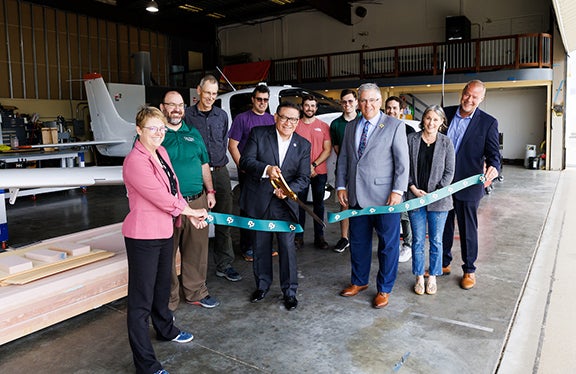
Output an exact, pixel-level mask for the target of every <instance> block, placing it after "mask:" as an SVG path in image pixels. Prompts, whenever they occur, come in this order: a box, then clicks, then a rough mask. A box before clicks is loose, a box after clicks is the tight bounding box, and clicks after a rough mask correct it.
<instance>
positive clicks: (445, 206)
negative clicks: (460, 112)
mask: <svg viewBox="0 0 576 374" xmlns="http://www.w3.org/2000/svg"><path fill="white" fill-rule="evenodd" d="M421 139H422V131H419V132H415V133H412V134H410V135H408V151H409V153H410V175H409V178H408V186H411V185H413V184H415V182H416V180H417V176H418V152H419V151H420V140H421ZM454 166H455V160H454V146H453V145H452V141H451V140H450V138H448V137H447V136H446V135H444V134H441V133H438V136H437V138H436V145H435V146H434V156H433V158H432V168H431V170H430V179H429V180H428V188H427V191H428V192H432V191H436V190H438V189H440V188H443V187H446V186H448V185H450V183H452V178H454ZM415 197H416V196H414V194H413V193H412V192H411V191H410V188H408V200H410V199H414V198H415ZM452 208H453V204H452V197H451V196H450V197H446V198H444V199H441V200H438V201H436V202H433V203H432V204H430V205H428V206H427V209H428V211H429V212H441V211H447V210H451V209H452Z"/></svg>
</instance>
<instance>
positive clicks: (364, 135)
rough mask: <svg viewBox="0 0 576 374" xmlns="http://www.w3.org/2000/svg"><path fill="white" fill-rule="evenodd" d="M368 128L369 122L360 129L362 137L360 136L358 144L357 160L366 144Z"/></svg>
mask: <svg viewBox="0 0 576 374" xmlns="http://www.w3.org/2000/svg"><path fill="white" fill-rule="evenodd" d="M369 126H370V121H366V122H365V123H364V128H363V129H362V135H360V144H358V158H360V157H362V154H363V153H364V150H365V149H366V143H367V142H368V127H369Z"/></svg>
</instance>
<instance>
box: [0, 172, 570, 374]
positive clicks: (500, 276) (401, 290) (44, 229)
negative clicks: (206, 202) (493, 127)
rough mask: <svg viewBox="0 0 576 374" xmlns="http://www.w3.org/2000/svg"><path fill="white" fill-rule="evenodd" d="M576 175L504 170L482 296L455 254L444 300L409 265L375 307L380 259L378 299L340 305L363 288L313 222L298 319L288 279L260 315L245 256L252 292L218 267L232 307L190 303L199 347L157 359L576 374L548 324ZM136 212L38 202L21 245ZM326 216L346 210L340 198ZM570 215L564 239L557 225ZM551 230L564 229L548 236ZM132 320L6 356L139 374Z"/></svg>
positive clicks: (316, 369) (171, 347)
mask: <svg viewBox="0 0 576 374" xmlns="http://www.w3.org/2000/svg"><path fill="white" fill-rule="evenodd" d="M566 173H567V172H566V171H565V172H562V173H560V172H545V171H536V170H526V169H523V168H520V167H514V166H506V167H505V169H504V176H505V180H504V182H502V183H496V187H495V189H494V191H493V192H492V194H490V195H489V196H487V197H486V198H484V199H483V201H482V203H481V206H480V217H479V219H480V222H479V226H480V234H479V235H480V255H479V259H478V261H477V267H478V270H477V286H476V287H475V288H473V289H472V290H469V291H464V290H462V289H460V287H459V286H458V284H459V280H460V276H461V271H460V269H459V265H460V260H459V258H460V257H459V250H458V249H456V250H455V253H454V254H455V261H454V262H453V264H452V265H453V266H452V268H453V271H452V275H449V276H444V277H442V278H440V279H439V284H438V289H439V290H438V294H436V295H434V296H429V295H423V296H418V295H416V294H415V293H414V292H413V291H412V286H413V282H414V277H413V276H412V274H411V264H410V262H408V263H402V264H400V265H399V271H398V279H397V282H396V285H395V288H394V290H393V293H392V294H391V297H390V304H389V306H388V307H386V308H384V309H381V310H377V309H373V308H372V307H371V300H372V298H373V296H374V294H375V292H376V289H375V279H374V278H375V269H376V266H377V263H376V261H375V258H374V261H373V268H372V269H373V271H372V274H373V277H372V279H371V283H370V288H369V290H367V291H365V292H363V293H361V294H359V295H358V296H356V297H354V298H343V297H340V296H339V295H338V293H339V291H340V290H341V289H342V288H343V287H344V286H346V285H347V284H348V282H349V278H350V264H349V252H348V251H346V252H344V253H342V254H337V253H334V252H332V251H331V250H328V251H326V250H324V251H323V250H318V249H315V248H314V247H313V246H312V243H311V242H312V233H311V232H312V230H311V224H312V223H311V222H312V220H308V224H309V225H310V226H309V227H307V230H306V231H307V233H306V236H305V247H304V249H303V250H301V251H299V252H298V264H299V276H300V287H299V292H298V299H299V301H300V304H299V306H298V308H297V309H296V310H295V311H291V312H288V311H286V310H285V309H284V307H283V305H282V302H281V292H280V288H279V285H278V280H277V278H276V280H275V284H274V287H273V288H271V291H270V293H269V294H268V296H267V297H266V299H265V300H264V301H263V302H261V303H257V304H251V303H250V302H249V296H250V294H251V292H252V291H253V289H254V281H253V276H252V269H251V264H250V263H247V262H244V261H243V260H242V259H240V257H239V258H238V259H237V260H236V263H235V267H236V269H237V270H238V271H239V272H240V273H241V274H242V276H243V277H244V280H242V281H241V282H237V283H231V282H229V281H226V280H224V279H221V278H218V277H216V276H215V274H214V265H213V264H212V263H210V265H209V266H210V268H209V275H208V287H209V289H210V292H211V294H212V295H213V296H215V297H217V298H219V299H220V300H221V301H222V305H221V306H220V307H218V308H216V309H211V310H208V309H203V308H200V307H196V306H191V305H187V304H181V305H180V307H179V309H178V310H177V311H176V322H177V325H178V326H180V327H182V328H185V329H188V330H190V331H191V332H192V333H193V334H194V336H195V338H194V340H193V342H191V343H189V344H176V343H171V342H155V350H156V354H157V357H158V358H159V359H160V361H161V362H162V363H163V365H164V367H165V368H166V369H167V370H168V371H169V372H171V373H223V372H227V373H394V372H399V373H458V374H463V373H492V372H502V373H526V372H541V373H552V372H554V373H562V372H566V373H568V372H572V370H573V369H574V367H575V366H572V361H569V360H568V361H567V360H565V359H562V355H563V354H564V355H566V357H572V360H574V358H573V357H575V356H576V355H575V354H574V353H575V352H574V351H573V350H574V348H572V346H573V344H572V345H570V344H567V345H565V346H563V347H564V350H563V351H562V352H560V353H558V351H557V350H555V349H554V344H563V342H562V341H559V342H553V341H551V339H552V338H553V335H552V334H558V335H562V333H561V331H562V330H561V326H562V324H561V322H564V318H565V315H562V314H556V315H557V316H558V319H560V320H559V321H556V322H558V323H559V324H556V325H554V323H553V321H552V320H550V319H549V318H551V316H553V315H555V314H554V313H553V312H554V310H557V311H562V310H566V308H562V306H561V305H563V304H558V306H555V307H554V308H553V309H549V306H550V305H552V306H554V305H556V304H554V303H553V301H554V300H560V301H563V302H564V303H566V302H568V299H571V298H573V297H574V296H571V295H570V294H571V292H569V291H570V290H571V288H570V287H569V286H568V284H569V283H568V282H566V283H564V288H563V289H561V292H560V293H559V294H558V295H559V296H560V297H559V298H555V297H554V295H555V294H554V292H552V291H553V290H554V288H553V285H552V284H551V279H554V277H555V276H557V275H558V274H557V273H556V274H555V272H556V270H557V267H556V266H552V267H550V266H548V267H546V266H544V265H542V266H541V265H539V264H542V263H544V264H545V263H546V261H548V262H552V263H553V264H556V263H559V260H558V253H559V251H558V248H566V250H565V253H564V256H573V255H574V250H572V252H571V253H570V249H569V247H568V243H566V244H565V245H564V247H562V246H559V244H558V241H559V240H562V238H563V237H564V236H563V235H562V232H563V231H562V230H566V231H568V230H567V225H568V223H569V222H572V223H575V222H576V218H571V219H572V220H571V221H567V217H568V216H567V215H566V214H569V215H575V214H574V213H569V209H568V206H569V205H570V204H568V205H566V204H565V203H563V201H564V200H559V197H557V198H556V199H555V198H554V196H555V192H556V191H557V189H558V190H559V189H560V187H562V190H563V191H565V192H564V193H566V194H568V193H567V191H568V190H569V187H570V186H572V187H574V186H576V177H574V175H575V174H576V173H575V172H572V174H568V176H570V178H571V179H568V178H567V176H566V175H567V174H566ZM565 179H566V182H564V180H565ZM567 183H568V184H567ZM559 186H560V187H559ZM572 190H573V188H572ZM563 196H564V195H563ZM573 201H574V200H571V202H573ZM574 208H575V207H574V205H572V211H576V209H574ZM126 210H127V204H126V200H125V197H124V192H123V188H122V187H102V188H90V189H89V190H88V192H87V193H86V194H82V193H81V192H80V191H79V190H75V191H68V192H59V193H53V194H49V195H41V196H39V197H38V200H36V201H30V200H27V199H26V198H25V199H22V201H17V203H16V205H15V206H9V207H8V208H7V215H8V225H9V235H10V243H11V244H18V243H28V242H32V241H35V240H41V239H45V238H50V237H55V236H59V235H63V234H66V233H69V232H73V231H78V230H82V229H88V228H91V227H95V226H99V225H104V224H110V223H114V222H119V221H121V220H122V218H123V216H124V214H125V213H126ZM327 210H329V211H334V210H336V205H335V204H334V203H333V199H330V200H328V201H327ZM559 210H561V211H562V212H564V213H558V211H559ZM566 212H568V213H566ZM559 215H560V217H561V219H562V221H561V223H562V225H560V227H558V226H559V225H558V224H557V222H556V221H555V220H554V218H555V217H558V216H559ZM547 223H548V224H547ZM571 227H572V230H573V227H574V225H572V226H571ZM552 228H556V229H559V230H560V231H556V232H555V233H552V234H550V235H552V236H550V235H547V233H549V232H551V231H547V230H552ZM543 234H545V235H543ZM326 237H327V239H328V241H329V243H330V244H334V243H335V242H336V241H337V239H338V238H339V227H338V225H334V224H333V225H329V226H328V229H327V232H326ZM546 238H548V239H546ZM457 243H458V242H456V245H457ZM571 243H574V241H572V242H571ZM543 245H546V246H548V247H549V251H548V252H547V251H546V250H545V249H543ZM572 247H573V246H572ZM456 248H458V247H456ZM539 258H542V259H540V260H539ZM550 259H553V260H552V261H550ZM572 268H573V267H572ZM539 269H541V271H540V274H535V273H537V270H539ZM277 274H278V273H277V269H276V272H275V276H277ZM529 275H530V276H529ZM562 279H566V278H562ZM566 280H567V279H566ZM531 282H532V283H531ZM534 282H535V283H534ZM531 285H532V286H531ZM572 293H573V292H572ZM530 294H533V295H532V296H531V299H530ZM542 294H543V295H544V296H542ZM530 300H531V301H530ZM525 303H528V306H523V304H525ZM573 304H576V303H573ZM518 306H519V307H518ZM125 313H126V305H125V300H124V299H121V300H118V301H116V302H113V303H111V304H108V305H105V306H102V307H100V308H98V309H95V310H93V311H91V312H88V313H84V314H82V315H80V316H77V317H75V318H72V319H70V320H67V321H65V322H62V323H60V324H57V325H55V326H52V327H50V328H47V329H44V330H42V331H40V332H37V333H33V334H31V335H28V336H26V337H24V338H21V339H18V340H16V341H13V342H10V343H7V344H5V345H3V346H0V373H34V372H35V373H107V372H117V373H132V372H134V367H133V364H132V357H131V353H130V348H129V345H128V339H127V333H126V326H125V319H126V315H125ZM558 313H559V312H558ZM568 322H569V324H571V325H573V324H574V323H573V322H572V319H569V320H568ZM546 325H548V326H556V330H554V331H551V330H546ZM546 333H547V334H546ZM570 336H571V337H573V336H574V334H571V335H570ZM547 339H548V340H547ZM549 344H552V346H550V345H549ZM546 352H551V353H550V354H551V355H552V356H546ZM559 354H560V357H558V355H559ZM547 357H550V359H548V358H547ZM546 365H548V366H546Z"/></svg>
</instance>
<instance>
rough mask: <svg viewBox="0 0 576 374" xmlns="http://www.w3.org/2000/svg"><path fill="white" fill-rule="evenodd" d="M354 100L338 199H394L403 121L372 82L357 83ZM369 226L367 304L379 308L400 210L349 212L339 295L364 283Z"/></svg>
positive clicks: (379, 202) (404, 157)
mask: <svg viewBox="0 0 576 374" xmlns="http://www.w3.org/2000/svg"><path fill="white" fill-rule="evenodd" d="M358 102H359V103H360V111H361V112H362V116H361V117H359V118H357V119H356V120H354V121H353V122H351V123H350V124H349V125H348V126H346V130H345V133H344V139H343V141H342V146H341V147H340V153H339V155H338V166H337V171H336V189H337V191H338V192H337V194H338V200H339V202H340V204H341V205H342V206H346V205H349V206H350V208H352V209H359V208H367V207H370V206H383V205H395V204H399V203H401V202H402V195H403V194H404V191H406V190H407V186H408V172H409V165H410V162H409V157H408V143H407V140H406V128H405V125H404V123H403V122H402V121H400V120H398V119H396V118H393V117H390V116H387V115H386V114H384V113H383V112H382V111H381V110H380V109H381V108H382V93H381V92H380V88H378V86H377V85H375V84H373V83H365V84H363V85H361V86H360V87H359V88H358ZM373 230H376V234H377V235H378V261H379V264H380V266H379V270H378V276H377V277H376V285H377V288H378V290H377V291H378V292H377V293H376V296H375V297H374V299H373V302H372V306H373V307H374V308H383V307H385V306H386V305H388V296H389V294H390V292H392V287H393V286H394V282H395V281H396V274H397V272H398V257H399V246H400V235H399V232H400V213H390V214H378V215H366V216H356V217H352V218H350V260H351V265H352V276H351V282H350V285H349V286H348V287H346V288H345V289H343V290H342V291H341V292H340V295H341V296H345V297H351V296H356V295H357V294H358V293H359V292H360V291H363V290H365V289H367V288H368V280H369V277H370V264H371V262H372V231H373Z"/></svg>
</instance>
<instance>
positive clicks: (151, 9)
mask: <svg viewBox="0 0 576 374" xmlns="http://www.w3.org/2000/svg"><path fill="white" fill-rule="evenodd" d="M146 10H147V11H149V12H150V13H156V12H157V11H158V10H159V9H158V4H156V2H155V1H154V0H150V2H149V3H148V5H146Z"/></svg>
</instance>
